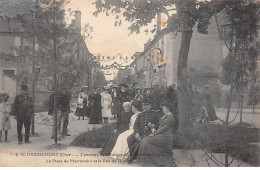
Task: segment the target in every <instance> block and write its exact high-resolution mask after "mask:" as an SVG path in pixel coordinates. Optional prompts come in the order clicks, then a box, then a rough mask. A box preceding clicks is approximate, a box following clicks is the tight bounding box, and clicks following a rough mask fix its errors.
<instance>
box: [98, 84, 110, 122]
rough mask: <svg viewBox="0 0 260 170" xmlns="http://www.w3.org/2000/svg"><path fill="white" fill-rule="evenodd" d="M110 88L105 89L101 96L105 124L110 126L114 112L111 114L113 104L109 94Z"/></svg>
mask: <svg viewBox="0 0 260 170" xmlns="http://www.w3.org/2000/svg"><path fill="white" fill-rule="evenodd" d="M108 92H109V88H108V87H104V92H103V93H102V94H101V106H102V110H101V112H102V117H103V119H104V124H105V125H107V124H108V118H112V117H113V115H112V112H111V103H112V97H111V95H110V94H109V93H108Z"/></svg>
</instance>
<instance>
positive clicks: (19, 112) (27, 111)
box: [13, 94, 33, 117]
mask: <svg viewBox="0 0 260 170" xmlns="http://www.w3.org/2000/svg"><path fill="white" fill-rule="evenodd" d="M32 114H33V99H32V97H30V96H29V95H24V94H20V95H18V96H16V97H15V99H14V105H13V115H15V116H17V117H19V116H31V115H32Z"/></svg>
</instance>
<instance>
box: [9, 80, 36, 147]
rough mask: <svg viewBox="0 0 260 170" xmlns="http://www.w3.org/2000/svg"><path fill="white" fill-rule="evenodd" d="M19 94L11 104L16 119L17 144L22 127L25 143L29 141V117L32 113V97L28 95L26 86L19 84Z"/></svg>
mask: <svg viewBox="0 0 260 170" xmlns="http://www.w3.org/2000/svg"><path fill="white" fill-rule="evenodd" d="M21 93H22V94H20V95H18V96H16V97H15V99H14V105H13V114H14V118H15V119H16V120H17V135H18V144H22V142H23V135H22V128H23V126H24V128H25V143H31V141H30V140H29V134H30V127H31V118H32V114H33V99H32V97H30V96H29V93H28V86H27V85H22V86H21Z"/></svg>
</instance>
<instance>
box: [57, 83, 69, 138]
mask: <svg viewBox="0 0 260 170" xmlns="http://www.w3.org/2000/svg"><path fill="white" fill-rule="evenodd" d="M70 100H71V95H70V92H69V91H68V90H67V88H63V89H62V91H61V94H60V96H59V101H60V106H61V120H62V122H63V126H62V135H63V136H70V134H68V124H69V114H70Z"/></svg>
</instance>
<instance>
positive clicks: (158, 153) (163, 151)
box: [137, 134, 175, 167]
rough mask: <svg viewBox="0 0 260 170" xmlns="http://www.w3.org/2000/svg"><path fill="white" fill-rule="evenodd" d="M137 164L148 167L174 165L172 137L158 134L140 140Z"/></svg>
mask: <svg viewBox="0 0 260 170" xmlns="http://www.w3.org/2000/svg"><path fill="white" fill-rule="evenodd" d="M137 161H138V164H140V165H142V166H148V167H160V166H166V167H170V166H173V165H174V164H175V162H174V158H173V152H172V136H170V135H166V134H159V135H156V136H153V137H145V138H143V139H142V141H141V144H140V148H139V152H138V156H137Z"/></svg>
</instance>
